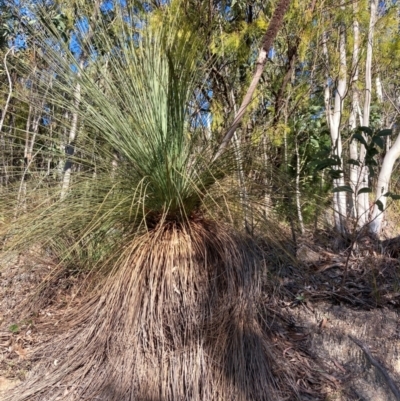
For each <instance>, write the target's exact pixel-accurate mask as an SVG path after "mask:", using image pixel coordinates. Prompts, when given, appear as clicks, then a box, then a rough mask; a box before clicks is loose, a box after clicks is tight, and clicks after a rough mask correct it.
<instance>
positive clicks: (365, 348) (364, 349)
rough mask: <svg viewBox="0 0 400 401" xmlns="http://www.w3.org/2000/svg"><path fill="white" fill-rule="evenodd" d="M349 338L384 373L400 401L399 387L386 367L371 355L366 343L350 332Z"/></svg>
mask: <svg viewBox="0 0 400 401" xmlns="http://www.w3.org/2000/svg"><path fill="white" fill-rule="evenodd" d="M349 338H350V340H351V341H353V343H354V344H356V345H358V346H359V347H360V348H361V349H362V351H363V352H364V354H365V356H366V357H367V359H368V361H369V362H370V363H371V365H372V366H374V367H375V368H376V369H378V370H379V372H380V373H381V374H382V376H383V378H384V379H385V381H386V384H387V385H388V386H389V388H390V390H391V391H392V393H393V394H394V396H395V397H396V400H399V401H400V391H399V389H398V388H397V386H396V384H395V383H394V382H393V380H392V379H391V378H390V376H389V374H388V372H387V371H386V369H385V368H384V367H383V366H382V365H381V364H380V363H379V362H378V361H377V360H376V359H375V358H374V357H373V356H372V355H371V353H370V352H369V350H368V348H367V347H366V345H364V344H363V343H362V342H361V341H359V340H357V339H356V338H354V337H352V336H351V335H350V334H349Z"/></svg>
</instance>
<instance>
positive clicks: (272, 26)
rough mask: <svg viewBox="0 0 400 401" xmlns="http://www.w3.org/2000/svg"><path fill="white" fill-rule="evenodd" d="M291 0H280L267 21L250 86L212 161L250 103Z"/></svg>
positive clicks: (227, 142) (221, 150) (230, 135)
mask: <svg viewBox="0 0 400 401" xmlns="http://www.w3.org/2000/svg"><path fill="white" fill-rule="evenodd" d="M290 3H291V0H280V1H279V3H278V5H277V6H276V8H275V11H274V14H273V16H272V19H271V22H270V23H269V26H268V29H267V32H266V33H265V35H264V38H263V41H262V47H261V50H260V53H259V55H258V59H257V63H256V70H255V72H254V75H253V79H252V81H251V83H250V86H249V88H248V90H247V93H246V95H245V97H244V99H243V102H242V104H241V106H240V108H239V110H238V112H237V113H236V116H235V119H234V121H233V123H232V125H231V127H230V128H229V130H228V132H227V133H226V135H225V137H224V139H223V140H222V142H221V145H220V146H219V148H218V151H217V153H216V154H215V156H214V158H213V161H215V160H217V159H218V158H219V157H220V156H221V155H222V154H223V153H224V151H225V149H226V147H227V146H228V144H229V142H230V140H231V139H232V137H233V135H234V133H235V131H236V128H237V127H238V125H239V123H240V121H241V120H242V118H243V115H244V113H245V111H246V108H247V106H248V105H249V104H250V102H251V99H252V97H253V94H254V91H255V89H256V87H257V84H258V82H259V80H260V77H261V74H262V73H263V70H264V66H265V64H266V62H267V56H268V52H269V51H270V49H271V46H272V43H273V41H274V39H275V37H276V35H277V33H278V31H279V29H280V27H281V26H282V23H283V18H284V16H285V14H286V12H287V10H288V8H289V6H290Z"/></svg>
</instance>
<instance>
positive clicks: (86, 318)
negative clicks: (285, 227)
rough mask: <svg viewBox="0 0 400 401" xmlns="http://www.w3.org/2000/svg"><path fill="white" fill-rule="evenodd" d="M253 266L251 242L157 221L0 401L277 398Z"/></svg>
mask: <svg viewBox="0 0 400 401" xmlns="http://www.w3.org/2000/svg"><path fill="white" fill-rule="evenodd" d="M262 266H263V258H262V253H261V252H260V250H259V249H258V248H257V247H256V246H255V245H254V244H253V243H252V242H251V240H248V239H243V238H239V237H238V236H236V235H235V234H232V233H231V232H229V231H228V229H226V228H224V227H222V226H220V225H218V224H216V223H215V222H212V223H207V222H205V221H191V222H190V223H182V224H178V223H176V222H165V221H164V222H161V223H160V225H159V226H158V227H156V228H155V229H153V230H151V231H149V232H148V233H146V234H145V235H143V236H141V237H139V238H136V239H134V240H133V241H132V243H131V244H130V246H128V247H127V248H126V249H125V251H124V252H123V254H122V255H121V256H120V258H119V261H118V268H116V269H115V270H114V272H113V273H112V275H111V276H110V277H109V278H108V279H107V280H106V282H105V283H104V285H103V287H101V288H100V287H99V288H98V289H97V291H96V292H95V294H94V295H92V296H91V297H90V298H89V299H88V300H87V302H86V303H85V304H84V306H83V308H82V309H81V310H79V311H75V313H73V314H72V315H71V316H70V317H69V318H68V319H67V321H66V330H65V332H64V333H63V334H61V335H58V336H56V337H55V338H54V339H53V340H51V341H49V342H48V343H46V344H44V345H43V346H41V347H40V349H38V351H37V352H36V353H35V355H34V359H40V362H39V363H38V364H37V366H36V368H35V370H34V371H33V372H32V374H31V375H30V377H29V378H28V379H27V380H26V382H24V383H22V384H21V385H20V386H18V387H17V388H16V389H15V390H13V391H12V392H10V393H9V394H7V395H6V397H5V401H11V400H13V401H22V400H29V401H36V400H37V401H39V400H40V401H44V400H49V401H50V400H56V399H62V400H65V401H68V400H71V401H72V400H106V401H128V400H129V401H133V400H152V401H156V400H157V401H161V400H162V401H177V400H192V401H196V400H215V401H217V400H221V401H222V400H224V401H225V400H237V401H239V400H243V401H244V400H246V401H247V400H254V401H256V400H257V401H258V400H267V401H268V400H271V401H272V400H277V399H279V389H278V388H277V387H278V386H277V382H276V380H275V378H274V373H273V372H274V371H275V372H278V371H279V375H280V378H281V380H280V382H282V379H283V382H286V383H289V382H290V380H291V379H290V375H289V374H288V373H287V369H286V370H285V369H284V368H283V367H282V366H278V365H279V364H278V362H277V357H276V351H275V350H274V347H273V345H272V343H271V342H270V336H269V333H268V328H267V327H266V325H265V324H264V323H263V321H262V319H260V316H259V301H260V281H259V278H258V277H259V271H258V270H259V269H260V268H262ZM67 327H68V329H67Z"/></svg>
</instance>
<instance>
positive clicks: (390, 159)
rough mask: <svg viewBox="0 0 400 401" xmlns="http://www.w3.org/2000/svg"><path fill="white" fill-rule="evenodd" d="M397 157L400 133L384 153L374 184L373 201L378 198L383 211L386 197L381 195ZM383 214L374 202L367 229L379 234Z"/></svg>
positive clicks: (399, 150)
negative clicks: (374, 194) (375, 183)
mask: <svg viewBox="0 0 400 401" xmlns="http://www.w3.org/2000/svg"><path fill="white" fill-rule="evenodd" d="M399 157H400V134H399V135H398V137H397V139H396V141H395V142H394V144H393V145H392V147H391V148H390V150H389V151H388V152H387V153H386V155H385V158H384V159H383V163H382V168H381V171H380V173H379V177H378V183H377V185H376V188H377V189H376V197H375V202H376V201H378V200H379V201H381V202H382V209H383V211H384V210H385V208H386V204H387V197H386V196H383V195H385V194H386V193H387V192H388V191H389V183H390V178H391V176H392V172H393V166H394V163H395V162H396V160H397V159H398V158H399ZM383 214H384V213H383V212H382V210H379V207H378V205H377V204H375V205H374V209H373V211H372V217H371V222H370V225H369V229H370V232H371V233H373V234H374V235H376V236H379V234H380V231H381V227H382V221H383Z"/></svg>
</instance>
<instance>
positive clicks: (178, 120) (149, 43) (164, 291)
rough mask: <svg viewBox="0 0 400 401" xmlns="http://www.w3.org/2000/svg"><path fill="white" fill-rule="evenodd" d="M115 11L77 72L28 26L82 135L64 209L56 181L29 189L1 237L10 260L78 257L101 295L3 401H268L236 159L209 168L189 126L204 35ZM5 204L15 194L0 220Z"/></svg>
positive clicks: (49, 30) (253, 262) (270, 365)
mask: <svg viewBox="0 0 400 401" xmlns="http://www.w3.org/2000/svg"><path fill="white" fill-rule="evenodd" d="M118 4H119V3H118ZM114 7H115V8H114V9H113V10H112V14H113V15H112V18H110V23H106V22H105V19H99V22H98V25H97V27H96V35H93V37H91V38H90V41H91V43H90V46H88V48H90V49H92V54H91V57H88V58H87V60H86V61H85V63H81V62H80V61H79V60H77V59H76V58H75V57H74V55H73V54H72V53H71V52H70V49H69V48H68V45H67V44H65V41H63V40H61V38H60V37H59V31H57V30H56V29H54V25H53V24H52V22H51V20H50V19H48V16H46V19H42V21H46V24H43V23H41V25H39V28H40V29H37V27H36V29H37V31H36V37H35V38H34V40H35V41H38V42H39V45H40V46H41V48H42V51H41V52H40V54H41V55H42V57H44V58H45V60H46V64H47V65H50V66H51V68H50V69H49V74H50V75H51V76H52V77H53V79H52V87H51V89H50V90H49V91H48V93H47V95H46V96H47V97H46V102H48V103H49V104H53V105H55V106H57V107H58V108H59V109H64V110H69V111H70V113H71V114H72V115H76V116H77V118H79V120H80V121H81V124H82V128H81V131H82V134H81V135H80V138H79V141H80V142H79V141H78V142H77V143H76V148H75V149H76V151H75V153H74V155H72V156H71V159H73V161H74V165H75V166H76V172H75V173H74V174H73V175H72V176H71V181H70V182H69V185H68V191H67V192H66V193H64V192H63V196H62V197H61V198H60V192H61V191H63V189H62V185H60V183H57V184H51V185H50V184H49V185H44V184H43V182H37V183H36V185H35V186H34V187H33V186H32V188H31V190H28V191H27V196H26V205H27V206H26V212H25V213H21V214H20V215H19V216H18V218H17V219H13V218H12V216H8V217H9V219H8V220H9V221H10V224H4V225H3V226H2V227H1V232H0V234H2V238H6V241H5V248H6V250H7V249H8V250H10V251H12V250H16V249H25V248H26V247H27V246H29V245H31V244H35V243H38V244H40V246H41V248H42V249H46V248H47V249H52V250H56V251H57V254H58V255H59V257H60V260H61V264H63V262H66V261H68V260H71V258H73V255H75V254H76V253H77V254H78V255H79V260H75V263H79V264H80V265H81V266H86V267H87V268H88V269H91V270H95V271H96V272H97V277H99V278H98V283H99V284H98V285H97V286H96V288H95V290H94V291H93V292H91V293H90V294H89V295H88V296H87V297H86V298H85V302H84V303H82V305H81V308H80V309H79V310H75V312H73V313H72V314H71V315H69V316H68V317H66V320H65V322H64V323H63V324H65V330H64V332H63V333H62V334H58V335H57V336H56V337H55V338H54V339H53V340H52V341H51V343H50V344H45V346H43V347H42V348H41V349H39V350H38V351H37V352H36V354H35V357H38V358H41V360H42V362H41V363H40V364H39V366H38V368H37V369H36V371H34V372H33V373H32V374H31V375H30V376H29V377H28V379H27V380H26V382H24V383H23V384H22V385H21V386H19V387H18V388H17V389H16V390H15V391H13V392H12V393H10V395H8V396H6V397H5V400H11V399H12V400H13V401H16V400H19V401H22V400H30V401H35V400H37V401H38V400H45V399H46V400H55V399H63V400H107V401H124V400H125V401H128V400H153V401H156V400H160V401H161V400H162V401H167V400H169V401H176V400H193V401H195V400H221V401H222V400H243V401H244V400H254V401H255V400H276V399H277V393H276V384H275V381H274V378H273V374H272V371H273V369H274V366H275V365H276V363H277V362H276V358H274V353H273V350H272V349H271V347H270V345H269V343H268V341H267V339H268V336H267V334H266V333H267V332H268V328H267V327H266V324H265V322H264V320H263V319H261V318H260V315H259V312H260V308H261V306H260V303H259V300H260V279H259V275H260V274H259V270H260V269H261V268H262V266H263V265H264V255H263V253H262V251H261V250H260V249H259V247H258V246H256V244H255V242H254V240H253V239H251V238H249V237H248V236H246V235H245V234H244V233H241V232H240V231H238V230H236V229H235V216H234V213H235V210H236V208H235V204H236V203H235V200H237V202H239V201H240V199H239V198H240V197H239V192H237V194H234V195H237V196H229V193H231V192H232V188H229V185H228V186H225V185H226V184H225V183H226V182H227V181H228V182H231V183H234V182H235V180H234V179H233V180H231V181H229V177H230V175H231V174H233V173H234V170H235V168H236V166H237V164H236V160H235V155H234V154H232V152H231V151H229V149H228V150H225V148H224V152H223V153H222V152H221V151H219V153H218V154H219V156H218V157H217V158H216V157H215V156H214V155H215V150H216V148H217V146H214V144H213V143H212V141H205V140H204V136H203V135H200V130H201V127H199V126H198V123H195V122H192V121H191V120H190V118H189V116H190V114H191V113H190V110H191V109H192V108H193V102H194V101H195V93H196V89H197V88H198V87H199V86H201V85H202V82H203V80H204V76H206V75H205V73H206V71H205V70H204V69H203V68H202V65H201V51H200V49H201V38H199V37H198V35H197V32H195V31H194V30H193V29H192V28H191V27H189V26H186V25H185V23H184V21H182V20H181V19H180V17H179V16H180V13H179V12H178V13H176V15H175V16H173V15H172V14H171V13H168V11H165V10H164V11H163V12H164V13H165V15H164V16H160V15H158V14H153V15H147V17H146V18H145V17H143V18H139V17H138V15H137V14H135V12H134V9H133V8H132V9H130V8H128V7H123V6H118V5H115V6H114ZM122 7H123V8H122ZM175 11H176V10H175ZM31 26H35V24H34V23H32V25H31ZM38 32H39V33H38ZM86 41H87V38H86ZM105 66H106V67H105ZM27 69H29V68H27ZM78 85H79V88H80V94H79V96H80V98H79V102H77V101H76V97H75V98H74V93H73V91H74V89H73V88H76V87H77V86H78ZM66 93H67V94H68V93H69V94H70V95H69V96H65V94H66ZM62 123H65V120H63V119H60V121H59V124H62ZM72 124H74V122H72ZM42 135H43V136H44V135H45V134H42ZM85 137H86V139H87V141H86V142H85ZM54 138H57V137H56V136H54ZM89 139H90V140H91V141H90V140H89ZM38 143H40V138H38ZM85 143H86V144H87V143H96V144H97V145H96V148H95V150H93V148H88V147H87V145H86V146H85ZM54 148H55V149H57V148H58V147H57V146H55V147H54ZM42 151H43V152H46V150H45V149H42ZM93 152H95V158H93V157H92V154H93ZM217 152H218V150H217ZM236 157H237V154H236ZM226 187H228V190H229V191H224V188H226ZM228 192H229V193H228ZM233 192H235V191H234V188H233ZM14 199H15V194H14V193H13V192H11V187H10V192H7V194H5V195H4V196H2V198H1V199H0V202H1V207H2V210H6V211H7V210H11V209H12V208H11V206H12V204H13V202H14ZM237 209H238V210H240V208H237ZM5 218H7V216H6V217H5ZM239 220H240V219H239ZM85 250H86V251H85ZM44 371H46V372H48V374H46V375H45V376H43V372H44Z"/></svg>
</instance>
